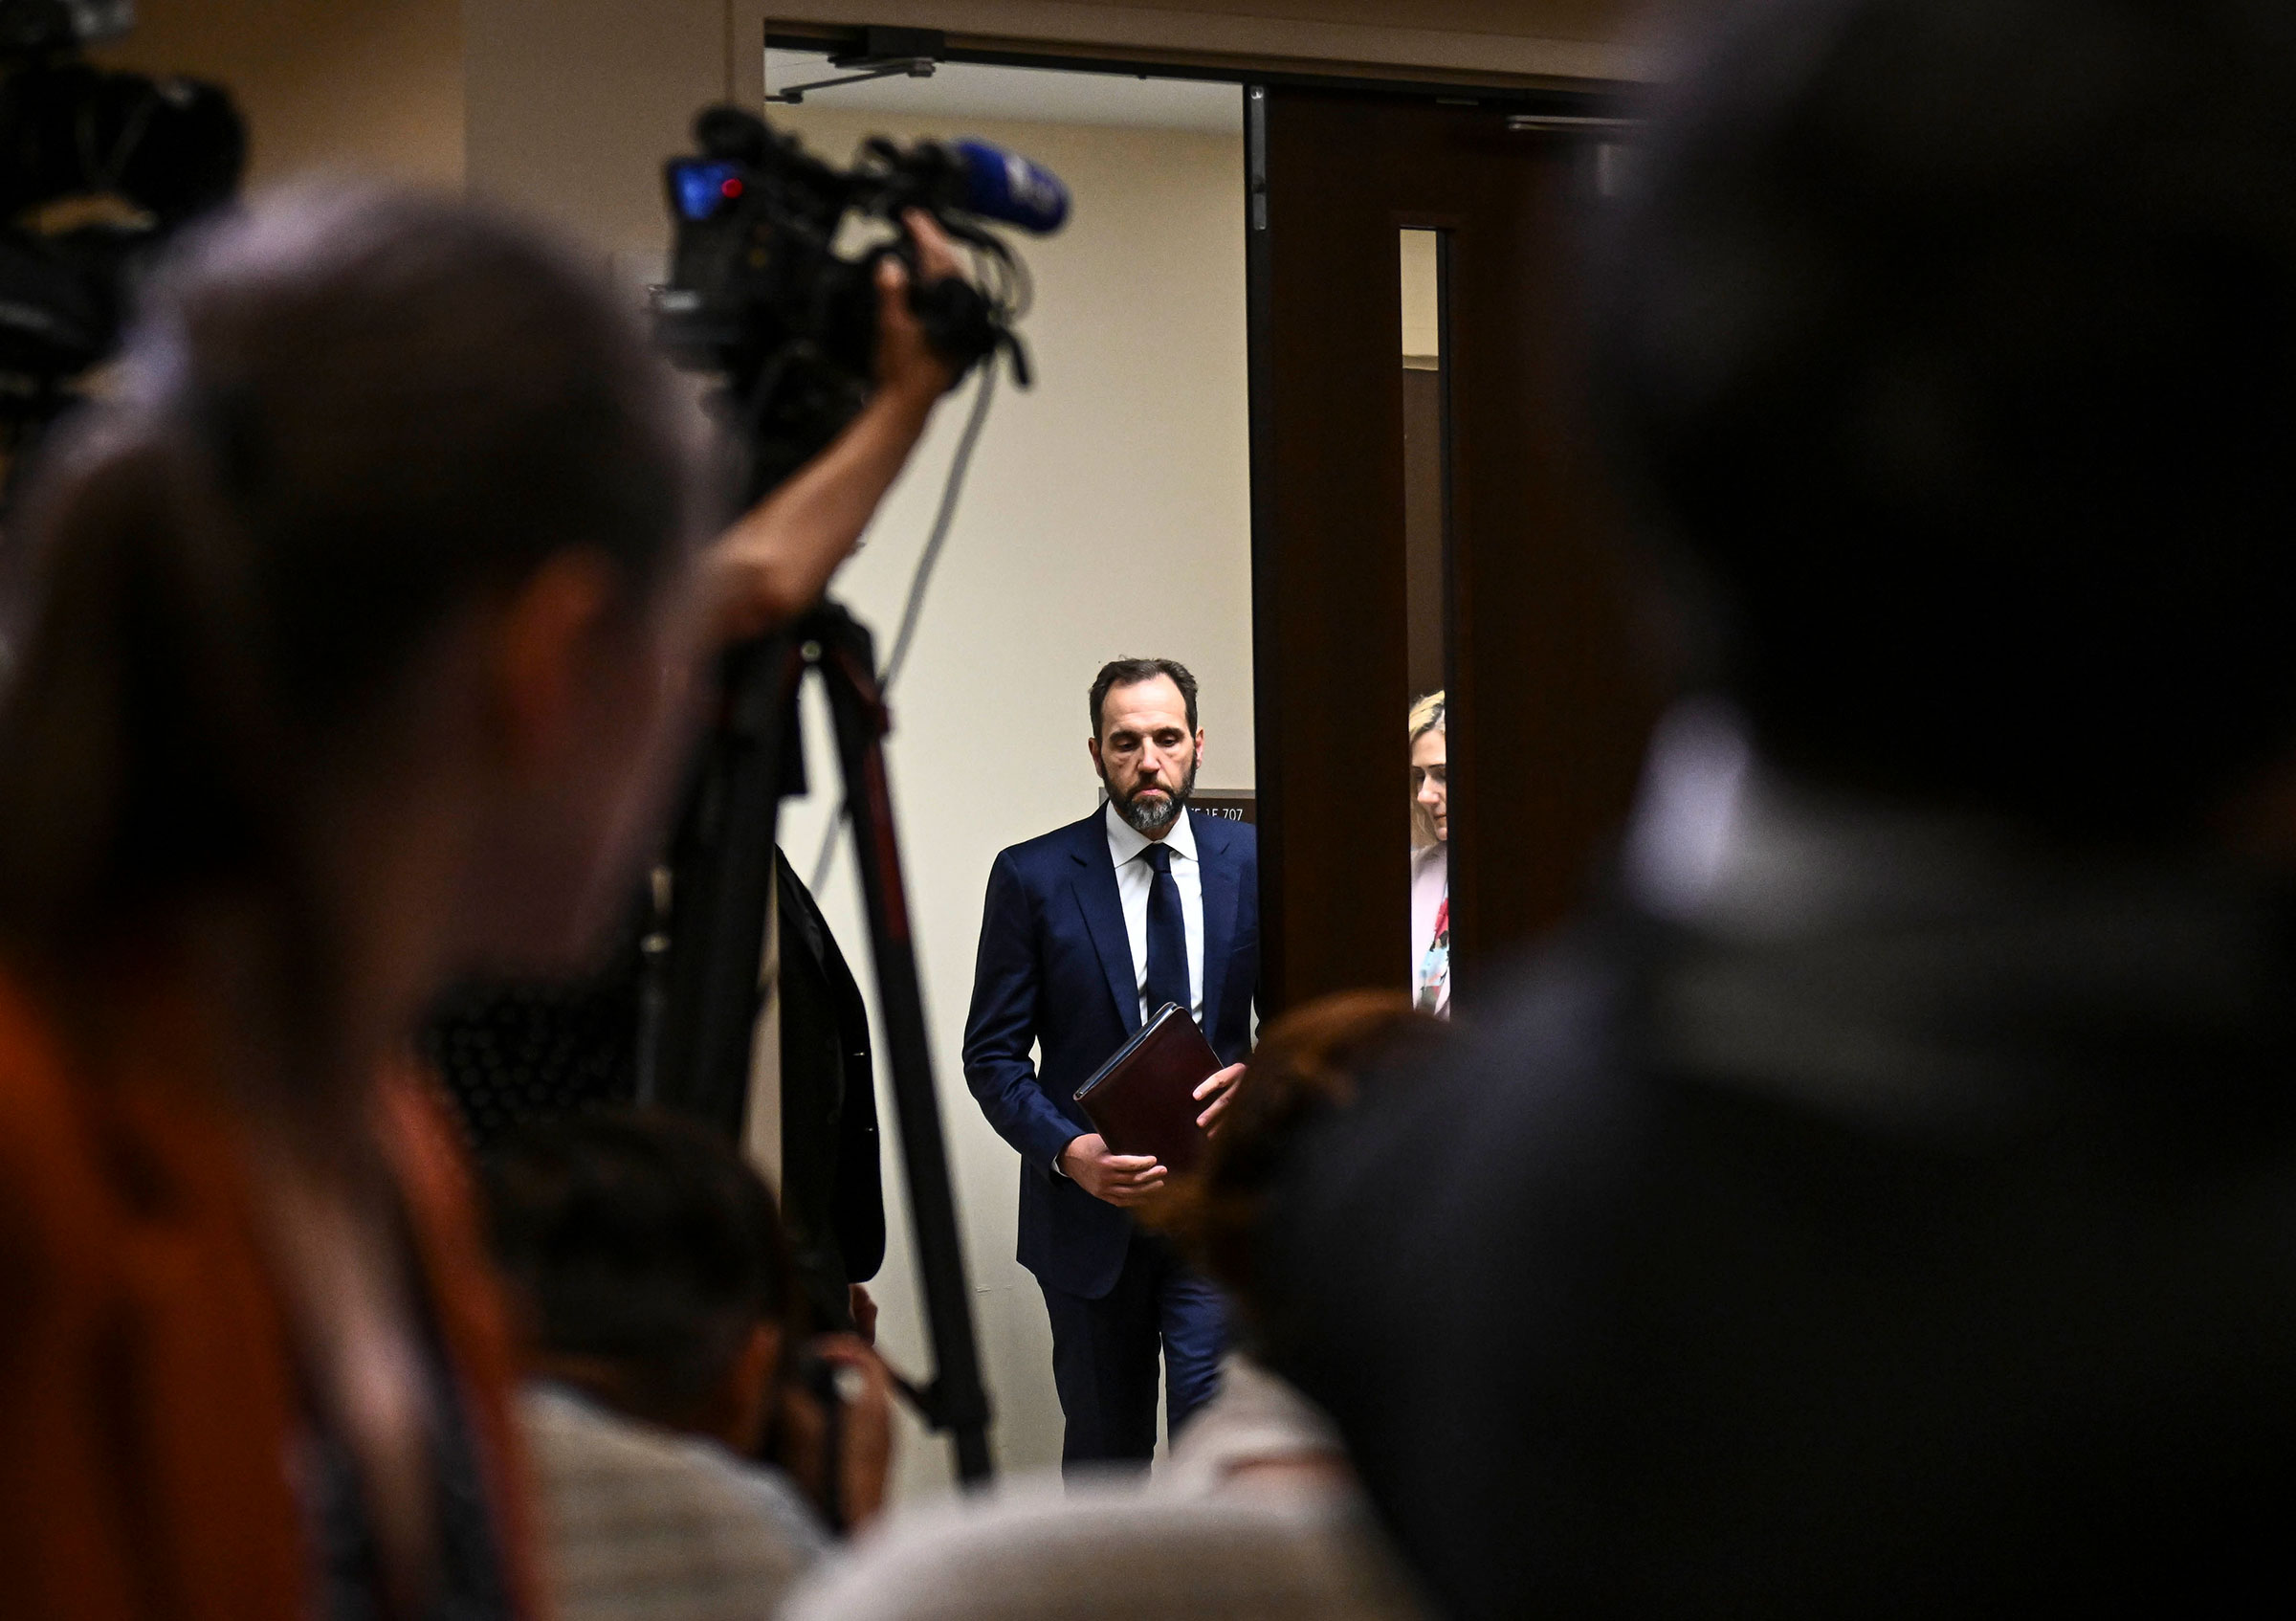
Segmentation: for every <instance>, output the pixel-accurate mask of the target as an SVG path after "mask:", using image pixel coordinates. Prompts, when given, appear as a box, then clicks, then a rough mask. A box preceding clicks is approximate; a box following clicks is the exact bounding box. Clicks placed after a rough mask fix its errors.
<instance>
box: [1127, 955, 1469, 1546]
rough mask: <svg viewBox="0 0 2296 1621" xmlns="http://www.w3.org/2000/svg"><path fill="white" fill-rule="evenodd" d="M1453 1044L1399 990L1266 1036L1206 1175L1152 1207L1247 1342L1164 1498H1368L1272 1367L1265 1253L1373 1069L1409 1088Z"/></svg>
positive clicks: (1279, 1024) (1297, 1020)
mask: <svg viewBox="0 0 2296 1621" xmlns="http://www.w3.org/2000/svg"><path fill="white" fill-rule="evenodd" d="M1442 1032H1443V1027H1442V1026H1441V1025H1438V1024H1435V1023H1434V1022H1433V1021H1432V1020H1431V1019H1430V1018H1429V1017H1428V1016H1427V1015H1426V1014H1425V1013H1424V1011H1415V1010H1413V1008H1412V1005H1411V1003H1410V1001H1409V1000H1408V999H1407V998H1405V997H1403V996H1402V995H1401V994H1400V993H1397V992H1394V991H1380V990H1351V991H1341V992H1339V993H1337V994H1336V995H1332V996H1325V997H1320V998H1318V999H1317V1000H1315V1001H1314V1002H1311V1003H1309V1004H1308V1005H1307V1006H1305V1007H1303V1008H1300V1009H1297V1010H1294V1011H1292V1012H1290V1013H1287V1014H1285V1015H1284V1016H1283V1017H1282V1018H1280V1019H1278V1020H1276V1022H1275V1023H1274V1024H1272V1025H1270V1026H1269V1027H1268V1029H1267V1030H1266V1031H1264V1032H1262V1033H1261V1036H1260V1044H1259V1046H1258V1047H1256V1048H1254V1049H1253V1050H1252V1055H1251V1060H1250V1062H1249V1064H1248V1065H1247V1067H1246V1069H1245V1072H1244V1078H1243V1079H1242V1080H1241V1081H1240V1082H1239V1083H1238V1084H1237V1087H1236V1091H1235V1101H1234V1102H1233V1104H1232V1105H1231V1106H1230V1107H1229V1108H1228V1110H1227V1112H1226V1114H1225V1115H1224V1116H1223V1117H1222V1119H1221V1121H1220V1128H1219V1131H1218V1132H1217V1134H1215V1135H1214V1137H1213V1138H1212V1142H1211V1146H1210V1147H1209V1148H1208V1149H1207V1150H1206V1151H1205V1154H1204V1160H1203V1165H1202V1166H1199V1167H1198V1169H1197V1170H1196V1172H1195V1173H1194V1174H1192V1175H1189V1176H1181V1177H1175V1178H1173V1179H1172V1180H1171V1181H1170V1182H1169V1183H1167V1184H1166V1185H1165V1187H1164V1188H1162V1190H1161V1191H1159V1193H1158V1194H1157V1195H1156V1197H1155V1198H1153V1199H1151V1200H1149V1201H1148V1203H1147V1204H1145V1205H1144V1206H1142V1207H1141V1210H1140V1219H1141V1222H1142V1224H1143V1225H1145V1226H1147V1227H1149V1228H1150V1229H1152V1230H1154V1231H1156V1232H1161V1233H1163V1234H1164V1235H1165V1236H1167V1237H1168V1238H1170V1239H1171V1240H1172V1242H1173V1243H1174V1244H1175V1245H1176V1246H1177V1247H1178V1248H1179V1250H1180V1252H1181V1255H1183V1256H1184V1257H1185V1258H1186V1259H1187V1261H1188V1263H1189V1264H1190V1265H1191V1266H1192V1267H1194V1268H1195V1269H1196V1270H1197V1271H1198V1272H1199V1273H1201V1274H1202V1275H1203V1277H1207V1278H1209V1279H1210V1280H1211V1281H1212V1282H1213V1283H1215V1284H1217V1285H1219V1287H1220V1290H1221V1292H1222V1294H1223V1296H1224V1297H1225V1299H1226V1300H1227V1302H1228V1307H1229V1311H1230V1313H1231V1315H1232V1316H1233V1318H1234V1321H1235V1335H1236V1344H1235V1346H1234V1348H1232V1349H1231V1350H1230V1351H1229V1352H1228V1355H1227V1357H1226V1360H1225V1362H1224V1363H1223V1364H1222V1366H1221V1369H1220V1390H1219V1393H1218V1394H1217V1395H1215V1396H1213V1397H1212V1399H1211V1400H1210V1401H1208V1402H1206V1403H1205V1404H1204V1405H1203V1408H1201V1409H1200V1410H1198V1411H1197V1414H1196V1417H1195V1420H1194V1421H1193V1422H1192V1423H1191V1424H1190V1425H1189V1426H1188V1428H1187V1430H1186V1431H1185V1432H1183V1433H1182V1434H1181V1436H1180V1437H1179V1438H1178V1439H1177V1440H1175V1441H1174V1442H1173V1443H1172V1452H1171V1457H1170V1461H1169V1462H1168V1463H1167V1464H1166V1466H1165V1467H1164V1468H1162V1469H1160V1470H1159V1471H1158V1472H1157V1474H1156V1476H1155V1477H1154V1488H1155V1489H1156V1490H1157V1491H1159V1492H1164V1493H1174V1494H1180V1495H1186V1496H1199V1497H1201V1496H1208V1495H1214V1494H1220V1493H1227V1492H1234V1491H1247V1492H1255V1493H1256V1492H1276V1493H1293V1494H1298V1495H1301V1496H1303V1497H1310V1498H1323V1499H1333V1500H1337V1501H1345V1502H1352V1501H1354V1500H1355V1499H1356V1497H1357V1493H1356V1489H1355V1476H1354V1472H1353V1471H1352V1470H1350V1469H1349V1468H1348V1464H1347V1451H1346V1448H1345V1446H1344V1445H1343V1444H1342V1442H1341V1441H1340V1439H1339V1432H1337V1431H1336V1429H1334V1428H1333V1427H1332V1423H1331V1420H1330V1419H1329V1418H1328V1417H1327V1416H1326V1415H1325V1414H1324V1413H1323V1412H1322V1411H1321V1410H1318V1409H1317V1408H1316V1406H1315V1404H1314V1403H1313V1402H1311V1401H1309V1400H1308V1399H1307V1398H1306V1397H1305V1396H1303V1395H1301V1394H1300V1393H1299V1391H1298V1390H1296V1389H1294V1388H1292V1387H1291V1385H1290V1384H1289V1383H1287V1382H1286V1381H1285V1380H1284V1379H1282V1378H1281V1377H1280V1376H1278V1375H1277V1374H1275V1373H1273V1372H1271V1371H1270V1370H1269V1368H1268V1367H1267V1366H1266V1365H1265V1363H1264V1362H1263V1361H1262V1360H1261V1356H1260V1354H1259V1350H1258V1344H1259V1335H1260V1328H1259V1322H1260V1298H1261V1293H1260V1292H1261V1283H1262V1278H1261V1276H1260V1267H1259V1261H1258V1258H1257V1256H1256V1255H1255V1254H1254V1246H1255V1244H1256V1243H1257V1239H1258V1231H1259V1227H1260V1224H1261V1222H1262V1221H1263V1220H1264V1219H1265V1217H1266V1215H1267V1207H1268V1200H1269V1191H1270V1188H1271V1187H1272V1186H1273V1184H1274V1182H1275V1179H1276V1177H1277V1175H1278V1173H1279V1171H1280V1169H1281V1166H1282V1163H1283V1159H1284V1155H1285V1151H1286V1149H1287V1148H1288V1147H1289V1146H1290V1145H1291V1144H1292V1143H1293V1142H1295V1141H1296V1140H1297V1139H1298V1138H1299V1137H1300V1135H1301V1134H1302V1133H1304V1132H1306V1131H1307V1130H1309V1129H1310V1128H1311V1127H1312V1126H1314V1125H1315V1124H1317V1123H1319V1122H1322V1121H1329V1120H1331V1119H1332V1118H1334V1117H1335V1116H1336V1115H1338V1114H1341V1113H1343V1112H1345V1111H1346V1110H1348V1109H1351V1108H1353V1107H1354V1106H1355V1104H1356V1101H1357V1098H1358V1076H1359V1075H1360V1074H1361V1073H1362V1072H1363V1071H1364V1070H1365V1069H1367V1068H1370V1067H1374V1066H1379V1067H1383V1068H1385V1069H1387V1070H1389V1071H1392V1072H1395V1073H1398V1074H1399V1075H1402V1076H1403V1077H1404V1079H1403V1081H1402V1083H1403V1084H1408V1079H1407V1077H1408V1073H1409V1071H1410V1070H1412V1069H1415V1068H1417V1067H1419V1066H1422V1065H1424V1064H1425V1063H1427V1062H1428V1061H1430V1060H1431V1059H1432V1058H1433V1057H1434V1056H1435V1055H1436V1054H1437V1052H1438V1051H1439V1048H1438V1046H1437V1043H1438V1042H1439V1041H1440V1039H1441V1035H1442Z"/></svg>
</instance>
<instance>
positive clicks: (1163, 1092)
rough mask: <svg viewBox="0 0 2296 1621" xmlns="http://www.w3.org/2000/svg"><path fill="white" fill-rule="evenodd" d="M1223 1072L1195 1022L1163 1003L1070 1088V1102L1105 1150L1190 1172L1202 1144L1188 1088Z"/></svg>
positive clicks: (1199, 1107) (1197, 1109)
mask: <svg viewBox="0 0 2296 1621" xmlns="http://www.w3.org/2000/svg"><path fill="white" fill-rule="evenodd" d="M1225 1067H1226V1066H1225V1065H1224V1064H1222V1063H1221V1062H1220V1057H1219V1055H1218V1054H1216V1053H1214V1052H1213V1051H1212V1044H1211V1043H1210V1042H1208V1041H1206V1040H1204V1038H1203V1032H1202V1031H1200V1030H1198V1029H1197V1028H1196V1021H1195V1020H1194V1019H1191V1018H1190V1017H1188V1015H1187V1014H1186V1013H1185V1012H1184V1011H1182V1010H1181V1007H1180V1005H1179V1004H1178V1003H1177V1002H1167V1003H1165V1004H1164V1005H1163V1006H1162V1007H1161V1008H1159V1010H1157V1014H1156V1017H1154V1018H1152V1019H1150V1020H1149V1021H1148V1022H1147V1023H1146V1024H1144V1025H1142V1026H1140V1029H1139V1033H1137V1035H1135V1036H1134V1037H1133V1038H1132V1039H1131V1040H1130V1041H1127V1042H1126V1043H1124V1045H1123V1046H1121V1047H1119V1048H1117V1049H1116V1055H1115V1057H1113V1058H1111V1059H1109V1061H1108V1062H1107V1063H1105V1064H1102V1065H1101V1066H1100V1069H1099V1072H1098V1073H1097V1074H1095V1075H1094V1076H1093V1078H1092V1079H1090V1080H1088V1081H1086V1082H1085V1083H1084V1084H1083V1085H1082V1086H1080V1087H1078V1088H1077V1089H1076V1101H1077V1103H1078V1104H1079V1105H1081V1106H1082V1108H1083V1109H1084V1112H1085V1114H1086V1116H1087V1117H1088V1118H1090V1119H1091V1121H1092V1122H1093V1125H1094V1126H1095V1127H1097V1128H1098V1130H1099V1132H1100V1135H1101V1137H1102V1138H1104V1139H1105V1140H1106V1141H1107V1143H1108V1146H1109V1150H1110V1151H1111V1152H1112V1153H1117V1154H1154V1155H1155V1156H1156V1157H1157V1158H1158V1159H1159V1160H1161V1161H1162V1162H1163V1164H1164V1168H1165V1169H1166V1170H1168V1171H1170V1172H1172V1174H1173V1175H1175V1176H1178V1175H1180V1174H1181V1173H1182V1172H1185V1171H1191V1170H1194V1169H1195V1168H1196V1162H1197V1161H1198V1160H1200V1159H1202V1158H1203V1145H1204V1144H1205V1143H1206V1142H1208V1141H1209V1139H1207V1138H1206V1137H1205V1136H1204V1135H1203V1131H1202V1130H1201V1129H1200V1128H1199V1127H1198V1126H1197V1124H1196V1117H1197V1116H1198V1115H1200V1114H1202V1113H1203V1110H1204V1104H1203V1103H1202V1102H1199V1101H1198V1100H1197V1099H1196V1097H1195V1092H1196V1089H1197V1088H1198V1087H1199V1086H1202V1085H1203V1083H1204V1082H1205V1081H1207V1080H1209V1079H1210V1078H1211V1077H1213V1076H1214V1075H1216V1074H1218V1073H1219V1072H1220V1071H1221V1070H1222V1069H1224V1068H1225Z"/></svg>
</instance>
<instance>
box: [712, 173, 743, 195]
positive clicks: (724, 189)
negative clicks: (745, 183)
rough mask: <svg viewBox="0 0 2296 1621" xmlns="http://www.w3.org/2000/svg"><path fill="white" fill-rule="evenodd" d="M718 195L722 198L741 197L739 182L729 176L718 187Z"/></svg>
mask: <svg viewBox="0 0 2296 1621" xmlns="http://www.w3.org/2000/svg"><path fill="white" fill-rule="evenodd" d="M717 193H718V195H719V196H722V197H739V196H740V195H741V182H740V181H739V180H737V179H736V178H735V177H734V176H732V175H730V174H729V175H727V176H726V177H725V179H724V180H723V181H722V182H721V183H720V184H719V185H718V188H717Z"/></svg>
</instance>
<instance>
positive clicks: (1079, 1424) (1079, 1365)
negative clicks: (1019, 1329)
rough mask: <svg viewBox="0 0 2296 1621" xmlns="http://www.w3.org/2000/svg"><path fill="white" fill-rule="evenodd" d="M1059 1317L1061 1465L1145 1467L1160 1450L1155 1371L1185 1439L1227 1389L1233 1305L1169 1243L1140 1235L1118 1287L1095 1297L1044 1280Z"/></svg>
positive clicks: (1175, 1428)
mask: <svg viewBox="0 0 2296 1621" xmlns="http://www.w3.org/2000/svg"><path fill="white" fill-rule="evenodd" d="M1038 1287H1039V1288H1041V1289H1043V1290H1044V1292H1045V1310H1046V1311H1047V1313H1048V1314H1049V1315H1050V1317H1051V1319H1052V1382H1053V1384H1054V1385H1055V1386H1056V1387H1057V1388H1059V1391H1060V1410H1061V1415H1062V1417H1063V1418H1065V1419H1066V1420H1067V1431H1066V1433H1065V1435H1064V1437H1063V1439H1062V1442H1061V1449H1060V1467H1061V1469H1062V1470H1063V1471H1064V1472H1066V1471H1069V1470H1072V1469H1074V1468H1076V1467H1077V1466H1079V1465H1083V1464H1105V1463H1139V1464H1145V1463H1147V1461H1148V1460H1149V1458H1150V1457H1152V1456H1153V1455H1154V1454H1155V1453H1156V1365H1157V1353H1158V1351H1159V1349H1160V1350H1161V1351H1162V1353H1163V1365H1164V1408H1165V1413H1166V1416H1167V1419H1168V1422H1169V1425H1170V1429H1171V1432H1172V1433H1173V1434H1174V1435H1178V1434H1179V1433H1180V1432H1181V1427H1182V1426H1184V1425H1185V1424H1186V1423H1187V1421H1188V1419H1189V1417H1190V1416H1191V1415H1193V1414H1194V1412H1195V1411H1196V1410H1197V1409H1198V1408H1200V1407H1202V1406H1203V1404H1204V1403H1205V1402H1207V1401H1209V1400H1211V1398H1212V1394H1213V1392H1214V1391H1215V1390H1216V1389H1217V1388H1218V1387H1219V1383H1220V1359H1221V1357H1222V1355H1223V1354H1225V1351H1226V1349H1227V1308H1226V1305H1225V1302H1224V1301H1223V1300H1222V1299H1221V1298H1220V1291H1219V1290H1218V1289H1217V1288H1215V1287H1214V1286H1213V1285H1212V1284H1210V1283H1208V1282H1206V1281H1205V1280H1204V1279H1203V1278H1202V1277H1197V1276H1196V1275H1195V1274H1194V1273H1192V1272H1190V1271H1189V1270H1188V1269H1187V1268H1186V1267H1185V1266H1183V1265H1182V1264H1181V1259H1180V1256H1179V1255H1177V1254H1175V1253H1174V1251H1173V1249H1172V1246H1171V1245H1170V1244H1168V1243H1167V1242H1165V1241H1164V1239H1162V1238H1161V1237H1159V1236H1158V1235H1157V1234H1155V1233H1153V1232H1138V1231H1137V1230H1136V1231H1135V1232H1133V1234H1132V1238H1131V1242H1130V1245H1129V1247H1128V1248H1127V1249H1126V1251H1125V1253H1124V1269H1123V1270H1122V1271H1121V1272H1119V1273H1118V1274H1117V1275H1116V1282H1115V1288H1113V1289H1111V1290H1110V1291H1109V1292H1108V1293H1107V1294H1106V1295H1103V1296H1102V1297H1101V1298H1100V1299H1096V1300H1095V1299H1085V1297H1083V1296H1082V1295H1071V1294H1070V1293H1069V1292H1068V1291H1067V1290H1065V1289H1055V1288H1053V1287H1052V1286H1051V1285H1050V1284H1049V1283H1046V1282H1044V1281H1042V1280H1041V1279H1040V1280H1039V1281H1038Z"/></svg>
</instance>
